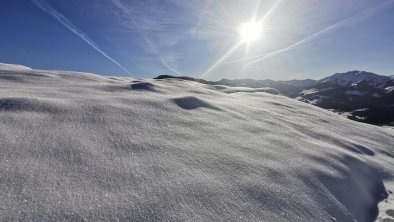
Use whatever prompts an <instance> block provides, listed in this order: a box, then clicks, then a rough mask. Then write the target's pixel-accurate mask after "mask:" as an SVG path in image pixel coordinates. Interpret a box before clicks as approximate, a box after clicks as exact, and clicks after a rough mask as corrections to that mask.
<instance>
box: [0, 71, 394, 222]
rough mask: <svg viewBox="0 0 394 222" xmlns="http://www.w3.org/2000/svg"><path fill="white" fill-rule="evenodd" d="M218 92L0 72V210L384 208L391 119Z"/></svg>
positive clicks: (190, 215)
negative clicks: (367, 119) (381, 121)
mask: <svg viewBox="0 0 394 222" xmlns="http://www.w3.org/2000/svg"><path fill="white" fill-rule="evenodd" d="M226 89H227V88H226ZM222 90H224V89H223V88H222V89H219V88H215V87H212V86H209V85H204V84H200V83H196V82H189V81H178V80H137V79H132V78H109V77H101V76H97V75H93V74H82V73H78V74H75V73H74V74H73V73H69V72H54V71H53V72H49V71H34V70H22V71H1V72H0V124H1V126H2V127H1V128H0V140H1V141H0V164H1V167H0V178H1V180H0V199H1V202H0V218H1V220H3V221H334V220H336V221H361V222H362V221H373V220H374V219H375V218H376V217H377V216H378V204H379V202H380V201H382V200H383V199H384V198H386V197H387V196H388V194H389V192H388V190H386V188H385V184H387V183H392V182H393V176H394V161H393V158H394V148H393V144H394V131H393V130H392V129H387V128H383V127H377V126H373V125H367V124H362V123H358V122H354V121H351V120H348V119H346V118H345V117H342V116H339V115H337V114H334V113H332V112H330V111H326V110H323V109H320V108H318V107H314V106H312V105H309V104H305V103H302V102H299V101H296V100H292V99H289V98H286V97H283V96H278V95H271V94H268V93H264V92H258V91H257V92H256V91H253V92H248V91H247V90H241V91H242V92H237V91H239V90H238V89H236V90H234V91H233V92H232V93H226V92H222ZM389 198H391V196H390V197H389ZM384 209H385V210H386V211H387V210H393V209H394V207H390V206H385V207H384ZM388 212H391V211H388ZM386 216H387V215H384V217H386ZM387 217H388V216H387Z"/></svg>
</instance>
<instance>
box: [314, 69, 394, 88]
mask: <svg viewBox="0 0 394 222" xmlns="http://www.w3.org/2000/svg"><path fill="white" fill-rule="evenodd" d="M390 80H392V77H390V76H381V75H377V74H375V73H371V72H364V71H357V70H356V71H351V72H346V73H336V74H334V75H332V76H329V77H326V78H324V79H321V80H319V82H321V83H332V84H338V85H340V86H344V87H351V86H353V85H357V84H366V85H368V86H370V87H375V88H384V87H386V84H387V82H388V81H390Z"/></svg>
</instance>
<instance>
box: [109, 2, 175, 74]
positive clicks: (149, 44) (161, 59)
mask: <svg viewBox="0 0 394 222" xmlns="http://www.w3.org/2000/svg"><path fill="white" fill-rule="evenodd" d="M112 3H113V4H114V5H115V6H116V7H118V8H119V9H121V10H122V11H123V12H124V13H126V14H127V15H128V16H129V19H130V20H131V22H132V23H133V24H134V26H135V27H136V28H137V30H138V32H139V33H140V35H141V37H142V38H143V39H144V40H145V42H146V43H147V44H148V46H149V48H150V49H151V50H152V51H153V53H154V54H155V55H156V56H157V58H158V59H159V60H160V62H161V64H162V65H164V66H165V67H166V68H167V69H169V70H170V71H172V72H174V73H176V74H178V75H179V74H180V73H179V72H178V71H177V70H175V69H174V68H172V67H171V66H170V65H168V63H167V62H166V61H164V59H163V57H162V56H161V55H160V53H159V52H158V50H157V49H156V48H155V47H154V46H153V44H152V42H151V41H150V40H149V39H148V38H147V37H146V35H145V33H143V32H142V30H141V28H140V25H139V24H138V22H137V21H136V20H135V19H134V17H133V15H132V14H131V12H130V11H129V10H128V9H127V8H125V7H124V5H123V4H122V3H121V2H120V1H118V0H112Z"/></svg>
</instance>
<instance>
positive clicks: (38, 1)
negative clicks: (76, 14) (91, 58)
mask: <svg viewBox="0 0 394 222" xmlns="http://www.w3.org/2000/svg"><path fill="white" fill-rule="evenodd" d="M31 1H32V2H33V3H34V4H35V5H36V6H37V7H38V8H40V9H41V10H43V11H44V12H46V13H47V14H49V15H50V16H52V17H53V18H54V19H56V20H57V21H58V22H59V23H60V24H62V25H63V26H64V27H65V28H67V29H68V30H70V31H71V32H72V33H74V34H75V35H77V36H78V37H79V38H81V39H82V40H83V41H84V42H86V43H87V44H88V45H89V46H91V47H92V48H93V49H94V50H96V51H97V52H98V53H100V54H101V55H103V56H104V57H105V58H107V59H108V60H109V61H111V62H112V63H113V64H115V65H116V66H118V67H119V68H121V69H122V70H124V71H125V72H127V73H128V74H130V75H131V73H130V72H129V71H128V70H127V69H126V68H125V67H123V66H122V65H121V64H120V63H119V62H117V61H116V60H115V59H114V58H112V57H111V56H109V55H108V54H107V53H106V52H104V51H103V50H102V49H100V47H98V46H97V44H96V43H95V42H94V41H93V40H92V39H91V38H89V36H88V35H86V34H85V33H84V32H82V31H81V30H80V29H79V28H78V27H76V26H75V25H74V24H73V23H72V22H71V21H70V20H69V19H67V18H66V17H65V16H64V15H62V14H61V13H59V12H58V11H56V10H55V9H54V8H53V7H52V6H50V5H49V4H48V3H47V2H46V1H45V0H31Z"/></svg>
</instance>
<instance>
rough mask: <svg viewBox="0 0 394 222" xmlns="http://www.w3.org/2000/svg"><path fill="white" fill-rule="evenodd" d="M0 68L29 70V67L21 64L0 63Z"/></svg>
mask: <svg viewBox="0 0 394 222" xmlns="http://www.w3.org/2000/svg"><path fill="white" fill-rule="evenodd" d="M0 70H31V68H29V67H27V66H22V65H15V64H6V63H0Z"/></svg>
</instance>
